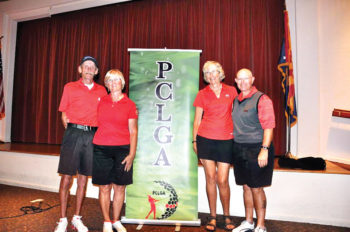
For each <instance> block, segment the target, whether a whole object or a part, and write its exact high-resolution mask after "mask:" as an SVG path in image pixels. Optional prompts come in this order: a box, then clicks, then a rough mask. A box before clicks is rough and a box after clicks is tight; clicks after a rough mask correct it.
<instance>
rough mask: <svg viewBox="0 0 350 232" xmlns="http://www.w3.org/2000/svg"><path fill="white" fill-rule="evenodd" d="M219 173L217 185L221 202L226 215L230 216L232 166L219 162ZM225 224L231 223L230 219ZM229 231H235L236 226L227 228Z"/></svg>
mask: <svg viewBox="0 0 350 232" xmlns="http://www.w3.org/2000/svg"><path fill="white" fill-rule="evenodd" d="M217 165H218V171H217V183H218V187H219V194H220V200H221V204H222V208H223V211H224V215H226V216H229V215H230V185H229V181H228V179H229V171H230V164H228V163H221V162H218V163H217ZM225 223H231V220H230V219H229V218H226V219H225ZM227 227H228V229H231V230H232V229H233V228H234V226H233V225H230V226H227Z"/></svg>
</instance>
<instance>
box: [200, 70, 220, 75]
mask: <svg viewBox="0 0 350 232" xmlns="http://www.w3.org/2000/svg"><path fill="white" fill-rule="evenodd" d="M218 73H220V72H219V71H218V70H213V71H210V72H209V71H207V72H204V75H207V76H209V75H210V74H212V75H215V74H218Z"/></svg>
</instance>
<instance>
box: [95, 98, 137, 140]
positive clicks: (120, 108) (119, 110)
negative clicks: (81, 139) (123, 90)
mask: <svg viewBox="0 0 350 232" xmlns="http://www.w3.org/2000/svg"><path fill="white" fill-rule="evenodd" d="M132 118H137V109H136V105H135V103H134V102H133V101H132V100H130V99H129V98H128V97H127V96H126V94H124V97H123V98H122V99H121V100H120V101H118V102H113V101H112V98H111V96H110V95H107V96H105V97H103V98H102V99H101V102H100V104H99V105H98V110H97V119H98V129H97V131H96V134H95V137H94V140H93V141H92V142H93V143H94V144H97V145H106V146H120V145H128V144H130V132H129V119H132Z"/></svg>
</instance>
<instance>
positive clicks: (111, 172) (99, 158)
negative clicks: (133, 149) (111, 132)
mask: <svg viewBox="0 0 350 232" xmlns="http://www.w3.org/2000/svg"><path fill="white" fill-rule="evenodd" d="M129 151H130V145H123V146H101V145H94V162H93V168H92V183H93V184H98V185H107V184H111V183H114V184H117V185H129V184H132V173H133V172H132V166H131V169H130V170H129V171H128V172H127V171H125V170H124V168H125V164H122V161H123V160H124V159H125V157H126V156H127V155H129Z"/></svg>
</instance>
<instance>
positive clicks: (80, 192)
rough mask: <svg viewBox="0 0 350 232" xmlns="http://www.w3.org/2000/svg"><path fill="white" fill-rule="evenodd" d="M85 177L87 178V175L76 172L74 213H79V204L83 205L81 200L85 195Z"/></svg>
mask: <svg viewBox="0 0 350 232" xmlns="http://www.w3.org/2000/svg"><path fill="white" fill-rule="evenodd" d="M87 179H88V178H87V176H84V175H81V174H78V178H77V185H78V187H77V202H76V208H75V215H80V210H81V206H82V205H83V200H84V197H85V190H86V183H87Z"/></svg>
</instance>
